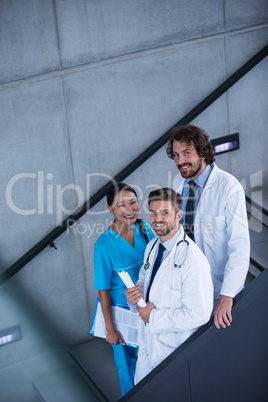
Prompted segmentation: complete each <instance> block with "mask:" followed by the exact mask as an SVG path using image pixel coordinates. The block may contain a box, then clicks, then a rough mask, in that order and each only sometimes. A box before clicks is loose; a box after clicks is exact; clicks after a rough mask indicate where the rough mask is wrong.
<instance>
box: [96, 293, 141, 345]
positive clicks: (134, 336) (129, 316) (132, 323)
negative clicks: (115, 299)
mask: <svg viewBox="0 0 268 402" xmlns="http://www.w3.org/2000/svg"><path fill="white" fill-rule="evenodd" d="M112 316H113V322H114V326H115V328H116V329H117V331H119V332H120V334H121V335H122V337H123V339H124V341H125V343H126V344H127V345H129V346H133V347H134V348H137V347H138V321H139V314H137V313H133V312H132V311H130V310H128V309H126V308H124V307H120V306H112ZM89 333H90V334H92V335H94V336H99V337H100V338H106V334H107V332H106V328H105V321H104V317H103V313H102V309H101V304H100V299H99V298H98V299H97V304H96V309H95V314H94V318H93V322H92V326H91V329H90V331H89Z"/></svg>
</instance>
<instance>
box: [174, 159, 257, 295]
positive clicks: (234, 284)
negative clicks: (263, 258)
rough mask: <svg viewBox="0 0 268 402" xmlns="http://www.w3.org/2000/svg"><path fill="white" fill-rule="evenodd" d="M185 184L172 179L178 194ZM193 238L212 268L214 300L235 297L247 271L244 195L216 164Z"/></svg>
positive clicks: (195, 225)
mask: <svg viewBox="0 0 268 402" xmlns="http://www.w3.org/2000/svg"><path fill="white" fill-rule="evenodd" d="M184 181H185V179H183V178H182V177H181V174H180V173H179V174H178V175H176V177H175V178H174V183H173V188H174V190H175V191H177V192H178V193H180V194H181V193H182V189H183V185H184ZM194 235H195V243H196V244H197V245H198V247H199V248H200V249H201V250H202V251H203V253H204V254H205V256H206V257H207V259H208V261H209V263H210V266H211V275H212V280H213V285H214V299H215V300H218V299H219V297H220V294H222V295H225V296H230V297H235V296H236V295H237V293H239V292H240V290H242V289H243V286H244V282H245V279H246V275H247V272H248V267H249V256H250V242H249V231H248V220H247V211H246V203H245V194H244V190H243V188H242V186H241V184H240V183H239V182H238V181H237V179H236V178H235V177H234V176H232V175H231V174H229V173H227V172H225V171H223V170H221V169H219V168H218V167H217V166H216V165H215V164H214V168H213V169H212V172H211V174H210V176H209V178H208V181H207V183H206V185H205V188H204V190H203V192H202V194H201V197H200V200H199V203H198V206H197V210H196V213H195V221H194Z"/></svg>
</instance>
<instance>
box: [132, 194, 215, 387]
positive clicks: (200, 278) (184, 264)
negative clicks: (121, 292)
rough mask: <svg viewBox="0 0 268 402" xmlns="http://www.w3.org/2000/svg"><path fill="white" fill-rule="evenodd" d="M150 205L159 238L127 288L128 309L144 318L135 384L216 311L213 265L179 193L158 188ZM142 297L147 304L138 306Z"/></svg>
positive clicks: (141, 323) (147, 248)
mask: <svg viewBox="0 0 268 402" xmlns="http://www.w3.org/2000/svg"><path fill="white" fill-rule="evenodd" d="M148 204H149V209H150V221H151V226H152V228H153V229H154V231H155V232H156V234H157V235H158V236H159V237H158V238H157V239H153V240H151V241H150V242H149V243H148V245H147V247H146V250H145V256H144V265H143V267H142V268H141V270H140V275H139V280H138V283H136V284H135V287H133V288H130V289H127V290H126V291H125V295H126V297H127V299H128V302H129V307H130V309H131V310H132V311H136V312H137V311H138V313H139V316H140V318H141V320H140V328H139V352H138V359H137V365H136V373H135V379H134V382H135V384H136V383H137V382H139V381H140V380H141V379H142V378H144V377H145V376H146V375H147V374H148V373H149V372H150V371H151V370H152V369H153V368H154V367H156V366H157V365H158V364H159V363H161V362H162V361H163V360H164V359H165V358H166V357H167V356H168V355H169V354H170V353H172V352H173V351H174V350H175V349H176V348H177V347H178V346H180V345H181V344H182V343H183V342H184V341H185V340H186V339H187V338H188V337H189V336H190V335H192V334H193V333H194V332H195V331H196V330H197V329H198V328H199V327H200V326H201V325H203V324H205V323H206V322H208V321H209V319H210V316H211V312H212V309H213V284H212V280H211V275H210V266H209V263H208V261H207V259H206V257H205V256H204V254H203V253H202V251H201V250H200V249H199V248H198V247H197V246H196V244H195V243H194V242H193V241H192V240H191V239H190V238H189V237H188V236H187V235H186V234H185V233H184V229H183V227H181V226H180V219H181V216H182V212H181V204H182V201H181V197H180V195H179V194H177V193H176V192H175V191H174V190H172V189H170V188H163V189H159V190H155V191H152V192H151V193H150V194H149V198H148ZM160 249H162V250H163V251H162V257H160V254H159V251H160ZM157 261H159V264H158V269H157V267H156V264H157ZM141 298H143V299H144V300H146V301H147V303H146V307H139V306H137V302H138V301H139V300H140V299H141Z"/></svg>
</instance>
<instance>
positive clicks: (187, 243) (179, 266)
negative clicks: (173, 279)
mask: <svg viewBox="0 0 268 402" xmlns="http://www.w3.org/2000/svg"><path fill="white" fill-rule="evenodd" d="M185 237H186V233H184V236H183V239H182V240H180V241H178V243H177V244H176V248H177V247H178V245H179V244H180V243H183V242H185V243H186V245H187V251H186V254H185V258H184V260H183V262H182V263H181V264H179V265H177V264H175V262H174V268H177V267H178V268H181V266H182V265H183V264H184V263H185V260H186V257H187V254H188V246H189V242H188V241H187V240H186V239H185ZM157 242H158V238H157V239H156V241H155V242H154V244H153V245H152V248H151V250H150V251H149V254H148V257H147V260H146V263H145V264H144V269H145V270H146V271H147V269H149V268H150V263H149V258H150V255H151V252H152V250H153V248H154V246H155V245H156V243H157ZM174 259H175V255H174Z"/></svg>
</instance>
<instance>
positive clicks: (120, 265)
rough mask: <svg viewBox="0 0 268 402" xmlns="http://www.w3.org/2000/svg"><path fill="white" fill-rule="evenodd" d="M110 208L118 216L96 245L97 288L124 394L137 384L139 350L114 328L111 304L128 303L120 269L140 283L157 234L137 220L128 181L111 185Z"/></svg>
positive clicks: (136, 208) (109, 194)
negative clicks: (149, 246)
mask: <svg viewBox="0 0 268 402" xmlns="http://www.w3.org/2000/svg"><path fill="white" fill-rule="evenodd" d="M107 207H108V209H109V211H110V212H111V213H112V214H113V215H114V218H115V219H114V222H113V223H112V225H111V226H110V227H108V228H107V229H106V230H105V231H104V233H103V234H102V235H101V236H100V237H99V239H98V240H97V242H96V244H95V247H94V289H98V290H99V298H100V302H101V308H102V312H103V316H104V320H105V326H106V331H107V336H106V341H107V342H109V343H110V344H112V347H113V349H114V360H115V364H116V367H117V371H118V375H119V381H120V387H121V393H122V395H124V394H126V393H127V392H128V391H129V390H130V389H131V388H132V387H133V386H134V381H133V380H134V374H135V367H136V357H137V356H136V354H137V349H136V348H133V347H131V346H127V345H125V342H124V340H123V338H122V336H121V334H120V332H119V331H117V330H116V329H115V327H114V324H113V318H112V311H111V304H116V305H119V306H123V307H127V306H128V304H127V299H126V297H125V295H124V291H125V289H126V287H125V285H124V283H123V282H122V280H121V279H120V277H119V275H118V272H121V271H126V272H128V273H129V275H130V277H131V279H132V281H133V282H134V283H136V282H137V280H138V277H139V271H140V268H141V266H142V264H143V256H144V251H145V248H146V244H147V242H148V241H150V240H151V239H152V238H153V237H154V234H153V231H152V229H151V228H150V226H149V225H148V224H147V223H145V222H143V221H141V220H140V219H138V215H139V213H140V207H139V203H138V198H137V194H136V192H135V190H134V189H133V188H132V187H130V186H128V185H127V184H125V183H116V184H115V185H114V186H112V187H110V189H109V190H108V192H107Z"/></svg>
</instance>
